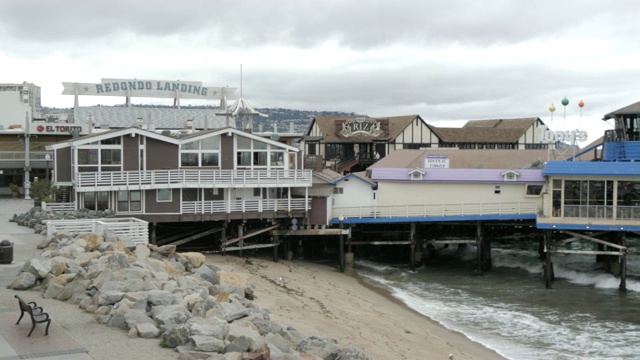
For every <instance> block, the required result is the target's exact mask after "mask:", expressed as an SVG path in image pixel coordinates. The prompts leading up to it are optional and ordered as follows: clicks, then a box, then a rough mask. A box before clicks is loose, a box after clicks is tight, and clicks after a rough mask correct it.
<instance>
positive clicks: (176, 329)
mask: <svg viewBox="0 0 640 360" xmlns="http://www.w3.org/2000/svg"><path fill="white" fill-rule="evenodd" d="M190 337H191V336H190V334H189V328H188V327H187V326H186V325H177V326H173V327H170V328H168V329H167V330H166V331H165V332H164V333H163V334H162V340H164V346H166V347H168V348H175V347H176V346H179V345H184V344H187V343H188V342H189V341H191V338H190Z"/></svg>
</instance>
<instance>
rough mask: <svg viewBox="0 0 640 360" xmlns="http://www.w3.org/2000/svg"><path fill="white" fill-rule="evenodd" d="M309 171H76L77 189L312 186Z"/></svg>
mask: <svg viewBox="0 0 640 360" xmlns="http://www.w3.org/2000/svg"><path fill="white" fill-rule="evenodd" d="M311 177H312V171H311V170H147V171H112V172H100V173H97V172H91V173H89V172H86V173H85V172H81V173H76V182H75V185H76V190H78V191H98V190H128V189H132V188H135V187H137V188H139V189H154V188H162V187H164V188H214V187H215V188H243V187H307V186H311Z"/></svg>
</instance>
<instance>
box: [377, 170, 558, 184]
mask: <svg viewBox="0 0 640 360" xmlns="http://www.w3.org/2000/svg"><path fill="white" fill-rule="evenodd" d="M412 170H414V169H411V168H379V169H373V170H372V171H371V177H372V178H373V180H375V181H378V182H381V181H411V182H446V183H504V182H506V183H515V184H523V183H544V182H545V179H544V176H543V175H542V169H519V170H518V171H517V173H518V174H519V176H518V177H517V179H516V180H515V181H509V180H505V179H504V173H505V172H508V171H509V170H506V171H505V169H442V168H438V169H424V170H425V174H424V176H423V177H422V179H420V180H415V179H411V175H410V172H411V171H412Z"/></svg>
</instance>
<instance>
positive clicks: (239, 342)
mask: <svg viewBox="0 0 640 360" xmlns="http://www.w3.org/2000/svg"><path fill="white" fill-rule="evenodd" d="M251 345H253V341H251V339H249V338H248V337H246V336H240V337H237V338H235V339H234V340H233V341H231V342H230V343H228V344H227V346H225V347H224V352H225V353H226V352H245V351H248V350H249V348H250V347H251Z"/></svg>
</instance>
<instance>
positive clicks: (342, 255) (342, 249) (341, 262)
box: [340, 216, 344, 272]
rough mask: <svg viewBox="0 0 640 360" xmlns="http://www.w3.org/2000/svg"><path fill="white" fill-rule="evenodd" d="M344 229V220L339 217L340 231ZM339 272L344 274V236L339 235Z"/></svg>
mask: <svg viewBox="0 0 640 360" xmlns="http://www.w3.org/2000/svg"><path fill="white" fill-rule="evenodd" d="M343 228H344V218H343V217H342V216H341V217H340V229H343ZM340 272H344V235H342V233H340Z"/></svg>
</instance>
